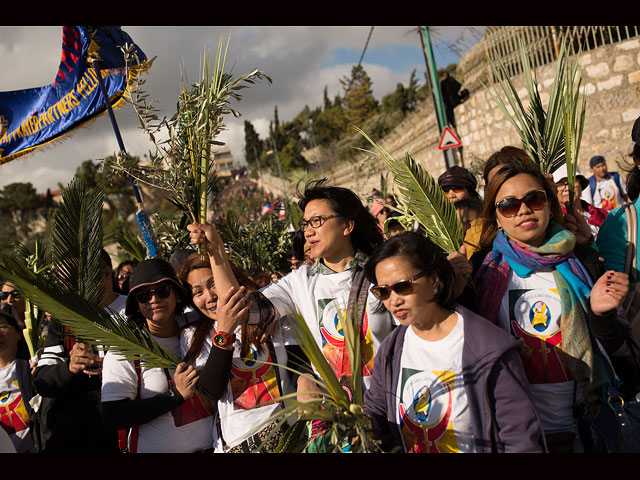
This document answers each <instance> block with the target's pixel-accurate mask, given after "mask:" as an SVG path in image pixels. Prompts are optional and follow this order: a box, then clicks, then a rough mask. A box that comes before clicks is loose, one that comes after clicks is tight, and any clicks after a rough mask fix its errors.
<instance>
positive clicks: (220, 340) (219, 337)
mask: <svg viewBox="0 0 640 480" xmlns="http://www.w3.org/2000/svg"><path fill="white" fill-rule="evenodd" d="M213 341H214V342H216V345H221V346H222V345H226V343H227V339H226V338H225V337H224V335H220V334H219V333H218V334H217V335H216V336H215V337H213Z"/></svg>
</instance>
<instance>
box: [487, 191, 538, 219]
mask: <svg viewBox="0 0 640 480" xmlns="http://www.w3.org/2000/svg"><path fill="white" fill-rule="evenodd" d="M523 203H524V204H525V205H526V206H527V207H529V208H530V209H531V210H542V209H543V208H544V206H545V205H546V204H547V194H546V193H545V192H544V190H534V191H532V192H529V193H527V194H526V195H525V196H524V197H522V198H515V197H508V198H505V199H503V200H500V201H499V202H498V203H496V208H497V209H498V211H499V212H500V214H501V215H502V216H503V217H507V218H509V217H515V216H516V215H517V214H518V212H519V211H520V207H521V206H522V204H523Z"/></svg>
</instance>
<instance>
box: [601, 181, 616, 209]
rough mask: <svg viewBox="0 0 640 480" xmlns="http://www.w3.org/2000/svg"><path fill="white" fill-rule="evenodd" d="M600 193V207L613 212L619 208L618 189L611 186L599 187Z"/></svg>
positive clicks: (609, 184)
mask: <svg viewBox="0 0 640 480" xmlns="http://www.w3.org/2000/svg"><path fill="white" fill-rule="evenodd" d="M598 192H599V193H600V205H601V207H602V208H604V209H605V210H613V209H614V208H616V207H617V206H618V199H617V197H616V187H615V186H614V185H613V184H611V183H608V184H605V185H603V186H601V187H598Z"/></svg>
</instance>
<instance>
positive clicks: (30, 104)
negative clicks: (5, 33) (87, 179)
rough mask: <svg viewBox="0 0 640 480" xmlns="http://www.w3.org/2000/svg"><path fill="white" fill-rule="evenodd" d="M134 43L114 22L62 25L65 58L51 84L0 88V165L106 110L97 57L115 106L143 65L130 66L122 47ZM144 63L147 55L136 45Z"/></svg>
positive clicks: (119, 103)
mask: <svg viewBox="0 0 640 480" xmlns="http://www.w3.org/2000/svg"><path fill="white" fill-rule="evenodd" d="M125 44H130V45H134V43H133V41H132V40H131V38H130V37H129V35H127V34H126V33H125V32H124V31H123V30H122V29H121V28H119V27H115V26H106V27H85V26H64V27H63V29H62V59H61V60H60V67H59V68H58V73H57V75H56V79H55V82H54V83H53V84H52V85H48V86H44V87H38V88H30V89H26V90H15V91H12V92H0V165H2V164H3V163H6V162H9V161H11V160H14V159H16V158H18V157H20V156H21V155H24V154H26V153H29V152H30V151H32V150H34V149H36V148H38V147H41V146H43V145H46V144H48V143H51V142H54V141H56V140H60V138H61V137H62V136H63V135H65V134H67V133H69V132H70V131H72V130H73V129H74V128H76V127H79V126H81V125H83V124H85V123H86V122H88V121H89V120H92V119H94V118H95V117H96V116H98V115H101V114H103V113H105V112H106V104H105V100H104V97H103V95H102V92H101V89H100V86H99V83H98V77H97V75H98V73H97V70H96V67H97V66H98V65H95V66H94V63H93V62H94V61H95V60H99V62H100V63H99V68H100V75H101V77H102V79H103V82H104V85H105V87H106V90H107V93H108V97H109V102H110V104H111V105H112V107H114V108H117V107H118V106H121V105H122V104H123V102H124V98H123V97H124V95H125V94H126V91H127V85H128V83H129V81H130V79H131V76H132V75H136V74H138V70H139V69H132V68H127V66H126V64H125V59H124V54H123V52H122V50H121V49H120V47H121V46H124V45H125ZM135 48H136V51H137V54H138V57H139V59H140V61H144V60H146V56H145V55H144V53H143V52H142V50H140V49H139V48H138V47H137V46H135Z"/></svg>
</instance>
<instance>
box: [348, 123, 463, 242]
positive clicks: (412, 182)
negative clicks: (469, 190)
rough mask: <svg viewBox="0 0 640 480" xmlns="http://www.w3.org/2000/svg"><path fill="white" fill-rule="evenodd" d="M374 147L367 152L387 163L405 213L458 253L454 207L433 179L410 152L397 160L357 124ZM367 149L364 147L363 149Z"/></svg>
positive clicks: (460, 237) (459, 232)
mask: <svg viewBox="0 0 640 480" xmlns="http://www.w3.org/2000/svg"><path fill="white" fill-rule="evenodd" d="M356 130H357V131H358V132H360V133H361V134H362V135H363V136H364V137H365V138H366V139H367V140H368V141H369V142H370V143H371V145H372V146H373V147H374V149H375V151H373V152H372V151H368V152H369V153H372V154H374V155H375V154H377V155H378V156H380V157H381V158H382V159H383V160H384V161H385V163H386V164H387V165H388V166H389V169H390V171H391V174H392V175H393V182H394V186H395V187H397V188H398V191H399V192H400V197H401V198H399V199H397V200H398V203H399V204H400V205H401V206H404V207H406V211H407V212H408V215H405V219H406V217H410V218H413V219H415V220H417V222H418V223H419V224H420V225H421V226H422V227H423V228H424V229H425V231H426V233H427V236H428V237H429V238H430V239H431V240H432V241H433V242H434V243H435V244H437V245H438V246H440V247H441V248H442V249H443V250H445V251H446V252H450V253H451V252H457V251H458V250H459V249H460V247H461V246H462V241H463V239H464V234H463V230H462V225H461V223H460V220H459V219H458V215H457V214H456V210H455V208H454V206H453V204H452V203H451V201H450V200H449V199H448V198H447V196H446V195H445V193H444V191H443V190H442V189H441V188H440V186H439V185H438V183H437V182H436V180H435V179H434V178H433V177H432V176H431V175H430V174H429V172H427V171H426V170H425V169H424V167H422V166H421V165H419V164H418V163H417V162H416V161H415V160H414V159H413V157H411V155H409V154H406V155H405V157H404V159H403V160H402V161H400V160H396V159H395V158H393V157H392V156H391V155H389V153H387V152H386V151H385V150H384V149H383V148H382V147H380V145H378V144H377V143H375V142H374V141H373V140H371V139H370V138H369V137H368V136H367V134H366V133H364V132H363V131H362V130H360V129H359V128H357V127H356ZM365 151H366V150H365Z"/></svg>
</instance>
